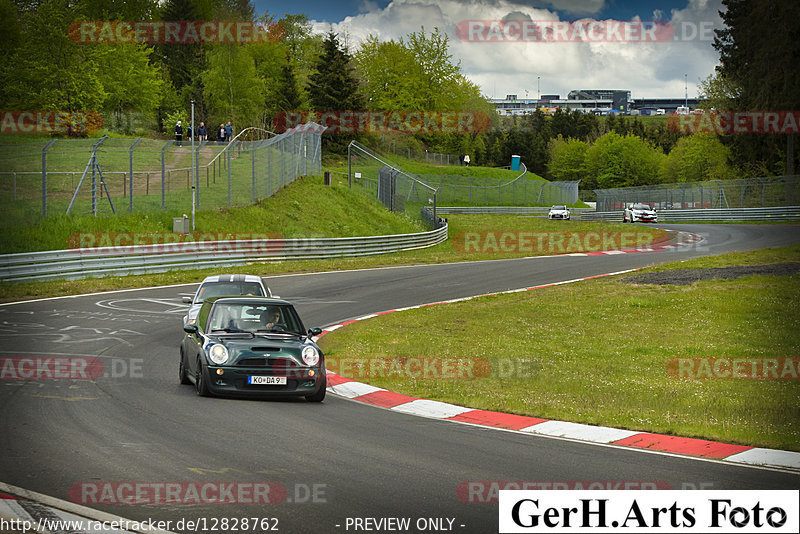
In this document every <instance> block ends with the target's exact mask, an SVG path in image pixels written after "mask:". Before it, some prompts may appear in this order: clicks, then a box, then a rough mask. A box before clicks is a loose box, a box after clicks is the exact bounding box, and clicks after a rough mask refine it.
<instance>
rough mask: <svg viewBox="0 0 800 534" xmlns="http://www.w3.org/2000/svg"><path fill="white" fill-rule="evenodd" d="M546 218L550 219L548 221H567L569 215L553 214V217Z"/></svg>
mask: <svg viewBox="0 0 800 534" xmlns="http://www.w3.org/2000/svg"><path fill="white" fill-rule="evenodd" d="M548 218H550V219H569V215H561V214H553V215H548Z"/></svg>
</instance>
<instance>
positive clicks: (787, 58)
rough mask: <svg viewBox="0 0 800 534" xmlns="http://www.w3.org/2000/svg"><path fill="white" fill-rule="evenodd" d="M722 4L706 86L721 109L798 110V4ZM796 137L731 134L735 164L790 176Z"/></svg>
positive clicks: (743, 0) (750, 0) (734, 0)
mask: <svg viewBox="0 0 800 534" xmlns="http://www.w3.org/2000/svg"><path fill="white" fill-rule="evenodd" d="M722 4H723V5H724V6H725V7H726V9H725V11H722V12H720V14H721V15H722V20H723V23H724V25H725V27H724V28H722V29H720V30H715V31H714V32H715V33H716V36H717V37H716V38H715V39H714V48H715V49H716V50H717V51H718V52H719V54H720V65H719V66H718V67H717V75H716V77H715V78H714V79H712V80H710V81H709V80H707V83H706V85H705V86H704V87H703V88H704V90H706V91H707V92H710V93H711V94H712V96H714V97H715V98H717V97H719V98H718V99H717V100H716V101H715V103H717V104H718V105H719V107H720V108H721V109H733V110H777V111H789V110H796V109H800V90H798V87H800V72H798V70H797V61H798V57H800V40H798V39H797V21H798V20H800V3H798V2H769V3H768V2H763V1H760V0H723V2H722ZM793 137H796V136H795V135H757V134H745V135H735V136H731V138H730V139H729V142H730V143H731V145H732V148H733V154H734V157H735V160H736V162H737V164H738V165H739V166H740V167H742V168H744V169H745V172H747V173H748V174H755V175H758V174H761V173H762V172H763V173H768V174H773V173H774V174H792V173H793V172H794V168H795V164H796V158H797V156H796V155H794V156H793V157H792V158H790V157H789V155H790V154H791V153H792V152H793ZM790 143H792V144H790ZM790 147H791V148H790Z"/></svg>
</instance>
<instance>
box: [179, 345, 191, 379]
mask: <svg viewBox="0 0 800 534" xmlns="http://www.w3.org/2000/svg"><path fill="white" fill-rule="evenodd" d="M178 376H179V377H180V381H181V384H184V385H186V384H191V383H192V381H191V380H189V375H188V374H187V373H186V363H185V362H184V359H183V351H181V363H180V366H179V367H178Z"/></svg>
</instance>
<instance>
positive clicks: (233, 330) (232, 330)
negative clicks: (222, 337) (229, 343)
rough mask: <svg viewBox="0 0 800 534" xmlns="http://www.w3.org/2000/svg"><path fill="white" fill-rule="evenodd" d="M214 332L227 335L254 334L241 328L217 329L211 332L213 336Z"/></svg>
mask: <svg viewBox="0 0 800 534" xmlns="http://www.w3.org/2000/svg"><path fill="white" fill-rule="evenodd" d="M214 332H225V333H226V334H252V332H248V331H247V330H240V329H239V328H216V329H214V330H212V331H211V333H212V334H213V333H214Z"/></svg>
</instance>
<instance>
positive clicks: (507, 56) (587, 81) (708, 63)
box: [315, 0, 722, 98]
mask: <svg viewBox="0 0 800 534" xmlns="http://www.w3.org/2000/svg"><path fill="white" fill-rule="evenodd" d="M553 3H556V2H553ZM557 3H558V5H559V8H560V9H559V12H558V13H556V12H554V11H552V10H549V9H541V8H534V7H530V6H529V4H530V2H525V1H522V0H517V1H512V0H471V1H464V0H461V1H459V0H442V1H440V2H434V1H432V0H393V1H392V2H391V3H390V4H389V5H387V6H386V7H385V8H382V9H380V8H372V9H370V11H369V12H367V13H362V14H359V15H357V16H353V17H347V18H345V19H344V20H343V21H341V22H339V23H334V24H333V29H334V31H337V32H340V33H341V34H347V40H348V43H349V45H350V47H351V49H352V50H355V49H357V47H358V45H359V43H360V42H361V41H362V40H363V39H364V38H366V37H367V36H368V35H370V34H373V35H376V36H378V37H379V38H381V39H385V40H388V39H395V40H397V39H399V38H401V37H405V36H406V35H408V34H409V33H410V32H413V31H419V29H420V27H421V26H424V27H425V30H426V31H431V30H433V28H434V27H438V28H439V29H440V30H441V31H443V32H445V33H447V35H448V36H449V38H450V51H451V53H452V54H453V59H454V60H456V61H458V60H460V61H461V66H462V70H463V72H464V74H465V75H466V76H467V77H468V78H469V79H470V80H472V81H473V82H475V83H477V84H478V85H479V86H480V87H481V89H482V91H483V93H484V94H486V95H487V96H495V97H503V96H505V95H506V94H517V95H519V96H520V97H523V96H524V94H525V90H527V91H528V94H529V96H530V97H531V98H533V97H535V96H536V82H537V76H539V77H541V80H540V86H541V93H542V94H560V95H561V96H562V98H563V97H565V96H566V95H567V93H568V92H569V91H570V90H572V89H593V88H598V89H630V90H631V91H632V93H633V97H634V98H636V97H639V98H645V97H681V96H683V94H684V73H686V74H687V75H688V82H689V96H690V97H694V96H696V94H697V89H696V86H697V82H698V81H699V80H700V79H703V78H705V77H706V76H708V75H709V74H711V73H712V72H713V70H714V66H715V65H716V64H717V60H718V55H717V52H716V51H715V50H714V49H713V48H712V47H711V41H710V40H708V39H712V38H713V32H712V31H711V30H712V29H713V28H720V27H721V25H722V22H721V20H720V18H719V16H718V13H717V11H718V10H719V9H721V3H720V0H689V2H688V5H687V6H686V8H684V9H681V10H675V9H673V10H671V12H670V14H669V22H670V23H671V24H672V25H673V28H675V31H676V35H675V38H674V39H673V40H669V41H668V42H654V43H641V42H631V43H618V42H617V43H615V42H594V43H581V42H549V43H541V42H523V43H521V42H506V43H496V42H495V43H487V42H470V41H465V40H460V39H459V38H458V36H457V34H456V28H457V26H458V24H459V22H462V21H469V20H480V21H497V20H504V19H505V20H526V19H527V20H533V21H546V20H550V21H558V20H560V19H561V18H568V19H569V18H570V17H561V16H560V15H559V14H560V13H563V9H561V8H562V2H557ZM365 5H366V3H365ZM602 5H603V2H602V0H596V1H594V0H585V1H580V0H575V1H574V2H571V3H570V7H571V9H578V8H579V7H580V8H582V9H584V12H587V11H589V10H591V9H594V10H595V11H594V12H596V11H597V10H599V9H600V8H601V7H602ZM640 16H641V19H642V20H658V19H662V20H664V19H667V18H668V17H667V16H666V14H664V13H663V12H660V11H657V12H653V13H641V14H640ZM665 22H666V21H665ZM329 28H330V25H329V24H328V23H317V24H315V30H317V31H320V32H324V31H327V30H328V29H329ZM692 37H693V38H692ZM699 37H704V38H705V39H706V40H702V39H700V38H699ZM682 39H687V40H682Z"/></svg>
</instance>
